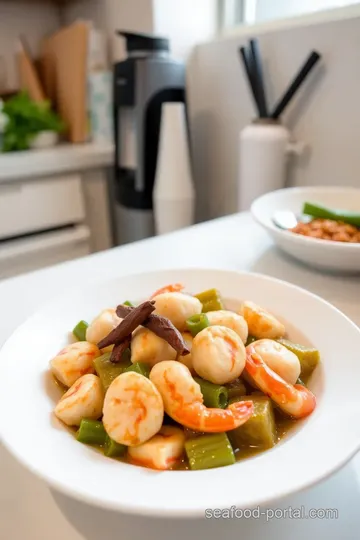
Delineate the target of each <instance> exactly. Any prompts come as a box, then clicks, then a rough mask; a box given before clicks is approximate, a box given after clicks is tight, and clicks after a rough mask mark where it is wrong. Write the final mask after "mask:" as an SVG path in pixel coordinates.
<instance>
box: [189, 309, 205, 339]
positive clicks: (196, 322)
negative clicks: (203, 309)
mask: <svg viewBox="0 0 360 540" xmlns="http://www.w3.org/2000/svg"><path fill="white" fill-rule="evenodd" d="M186 326H187V329H188V330H189V332H190V333H191V335H192V337H195V336H196V334H198V333H199V332H201V330H204V328H207V327H208V326H210V322H209V319H208V318H207V316H206V315H205V313H200V315H193V316H192V317H190V318H189V319H188V320H187V321H186Z"/></svg>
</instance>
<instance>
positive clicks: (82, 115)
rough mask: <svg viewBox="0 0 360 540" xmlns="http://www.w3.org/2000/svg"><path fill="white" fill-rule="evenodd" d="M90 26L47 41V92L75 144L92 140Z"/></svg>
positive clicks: (44, 70)
mask: <svg viewBox="0 0 360 540" xmlns="http://www.w3.org/2000/svg"><path fill="white" fill-rule="evenodd" d="M89 31H90V30H89V26H88V24H87V23H85V22H76V23H74V24H72V25H70V26H68V27H66V28H63V29H61V30H59V31H58V32H57V33H56V34H54V35H53V36H51V37H49V38H47V39H46V40H45V41H44V42H43V46H42V59H41V65H42V74H43V77H44V86H45V88H46V91H47V93H48V95H49V97H50V99H51V100H52V102H53V103H54V104H55V107H56V109H57V111H58V113H59V114H60V116H61V117H62V118H63V120H64V121H65V123H66V125H67V128H68V138H69V140H70V142H72V143H81V142H85V141H86V140H87V138H88V132H89V128H88V118H87V57H88V42H89Z"/></svg>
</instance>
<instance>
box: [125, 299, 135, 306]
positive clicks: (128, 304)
mask: <svg viewBox="0 0 360 540" xmlns="http://www.w3.org/2000/svg"><path fill="white" fill-rule="evenodd" d="M124 306H129V307H135V306H134V304H132V303H131V302H130V300H126V302H124Z"/></svg>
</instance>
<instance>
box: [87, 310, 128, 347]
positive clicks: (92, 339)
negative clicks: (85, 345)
mask: <svg viewBox="0 0 360 540" xmlns="http://www.w3.org/2000/svg"><path fill="white" fill-rule="evenodd" d="M84 322H85V321H82V323H83V324H84ZM120 322H121V319H119V317H118V316H117V315H116V311H115V309H114V308H109V309H104V310H103V311H102V312H101V313H99V315H98V316H97V317H96V318H95V319H94V320H93V321H92V322H91V324H90V325H88V327H87V329H86V333H85V337H86V341H88V342H89V343H95V344H97V343H99V342H100V341H101V340H102V339H103V338H104V337H106V336H107V335H108V334H109V333H110V332H111V331H112V330H113V329H114V328H116V327H117V326H118V325H119V324H120ZM81 341H82V340H81ZM111 349H112V347H110V349H109V350H111ZM103 352H106V350H104V351H103Z"/></svg>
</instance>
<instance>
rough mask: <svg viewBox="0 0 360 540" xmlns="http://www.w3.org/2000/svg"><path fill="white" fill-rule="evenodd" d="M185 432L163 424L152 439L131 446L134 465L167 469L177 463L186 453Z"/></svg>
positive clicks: (130, 453)
mask: <svg viewBox="0 0 360 540" xmlns="http://www.w3.org/2000/svg"><path fill="white" fill-rule="evenodd" d="M184 448H185V433H184V431H183V430H182V429H180V428H178V427H175V426H163V427H162V428H161V430H160V431H159V433H157V434H156V435H155V436H154V437H153V438H152V439H150V440H149V441H147V442H145V443H144V444H140V445H139V446H134V447H131V448H129V450H128V455H129V457H130V459H131V462H132V463H133V464H134V465H142V466H143V467H149V468H150V469H158V470H162V471H165V470H167V469H170V468H171V467H173V465H175V463H177V462H178V461H179V460H180V458H181V457H182V455H183V453H184Z"/></svg>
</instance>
